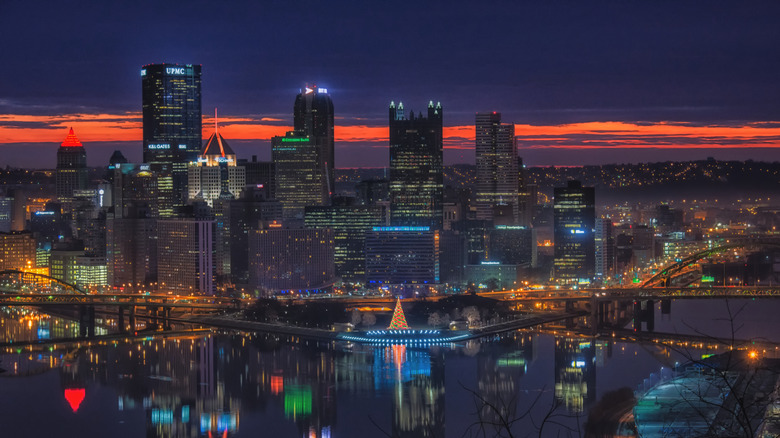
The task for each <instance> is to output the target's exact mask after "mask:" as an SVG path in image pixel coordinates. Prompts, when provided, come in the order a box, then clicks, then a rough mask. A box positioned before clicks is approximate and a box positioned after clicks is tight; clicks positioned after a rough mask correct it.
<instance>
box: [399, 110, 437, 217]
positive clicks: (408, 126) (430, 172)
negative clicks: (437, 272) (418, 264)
mask: <svg viewBox="0 0 780 438" xmlns="http://www.w3.org/2000/svg"><path fill="white" fill-rule="evenodd" d="M389 115H390V132H389V134H390V135H389V137H390V221H391V223H392V224H393V225H396V226H427V227H431V228H432V229H435V230H441V229H442V217H443V216H442V208H443V196H444V176H443V169H442V167H443V150H444V149H443V147H444V142H443V135H442V120H443V110H442V107H441V104H440V103H437V104H436V106H434V105H433V101H431V102H430V103H429V104H428V113H427V117H424V116H423V114H422V113H418V114H417V115H415V113H414V111H411V112H410V113H409V116H408V117H407V116H406V115H405V112H404V105H403V103H399V104H398V106H397V107H396V105H395V103H393V102H391V103H390V112H389Z"/></svg>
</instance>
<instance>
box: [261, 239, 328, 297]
mask: <svg viewBox="0 0 780 438" xmlns="http://www.w3.org/2000/svg"><path fill="white" fill-rule="evenodd" d="M333 245H334V239H333V230H331V229H328V228H325V229H304V228H281V226H280V225H279V226H275V225H271V227H268V228H266V229H262V230H254V231H252V232H250V236H249V283H250V287H251V288H253V289H254V290H255V291H256V293H257V294H259V295H260V296H270V295H274V294H278V293H301V294H307V293H317V292H321V291H326V290H329V289H330V288H331V287H332V286H333V282H334V279H335V270H334V264H333Z"/></svg>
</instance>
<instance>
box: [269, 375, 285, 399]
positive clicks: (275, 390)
mask: <svg viewBox="0 0 780 438" xmlns="http://www.w3.org/2000/svg"><path fill="white" fill-rule="evenodd" d="M283 391H284V377H282V376H281V375H272V376H271V394H273V395H279V394H281V393H282V392H283Z"/></svg>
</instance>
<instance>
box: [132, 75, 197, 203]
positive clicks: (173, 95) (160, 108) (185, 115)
mask: <svg viewBox="0 0 780 438" xmlns="http://www.w3.org/2000/svg"><path fill="white" fill-rule="evenodd" d="M141 82H142V89H143V122H144V136H143V146H144V162H145V163H171V165H172V166H171V169H172V175H171V177H172V184H173V187H172V190H173V198H174V202H175V203H182V202H184V200H185V199H186V196H187V190H186V188H187V165H188V163H190V162H191V161H195V160H197V156H198V153H199V152H200V148H201V143H202V133H201V130H202V128H201V123H202V122H201V96H200V65H190V64H187V65H178V64H150V65H147V66H144V67H143V68H142V69H141Z"/></svg>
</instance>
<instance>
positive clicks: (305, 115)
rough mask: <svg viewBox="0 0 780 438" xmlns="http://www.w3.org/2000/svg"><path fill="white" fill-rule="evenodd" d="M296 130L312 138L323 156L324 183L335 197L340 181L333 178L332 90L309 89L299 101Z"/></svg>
mask: <svg viewBox="0 0 780 438" xmlns="http://www.w3.org/2000/svg"><path fill="white" fill-rule="evenodd" d="M293 116H294V120H293V127H294V129H295V131H296V132H298V133H300V134H302V135H306V136H308V137H309V138H310V139H311V140H312V141H313V142H314V144H315V145H316V147H317V150H318V152H319V157H318V165H319V166H320V171H321V172H323V173H324V175H325V178H324V180H323V182H324V183H325V184H327V187H326V188H325V190H326V192H327V193H328V195H330V194H331V193H333V191H334V187H335V183H336V178H335V176H334V174H333V163H334V159H335V150H334V145H335V143H334V140H333V128H334V123H333V101H332V100H331V99H330V95H329V94H328V90H327V89H325V88H318V87H317V86H316V85H311V86H310V85H307V86H306V87H304V89H303V90H301V93H300V94H298V96H296V97H295V108H294V110H293Z"/></svg>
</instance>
